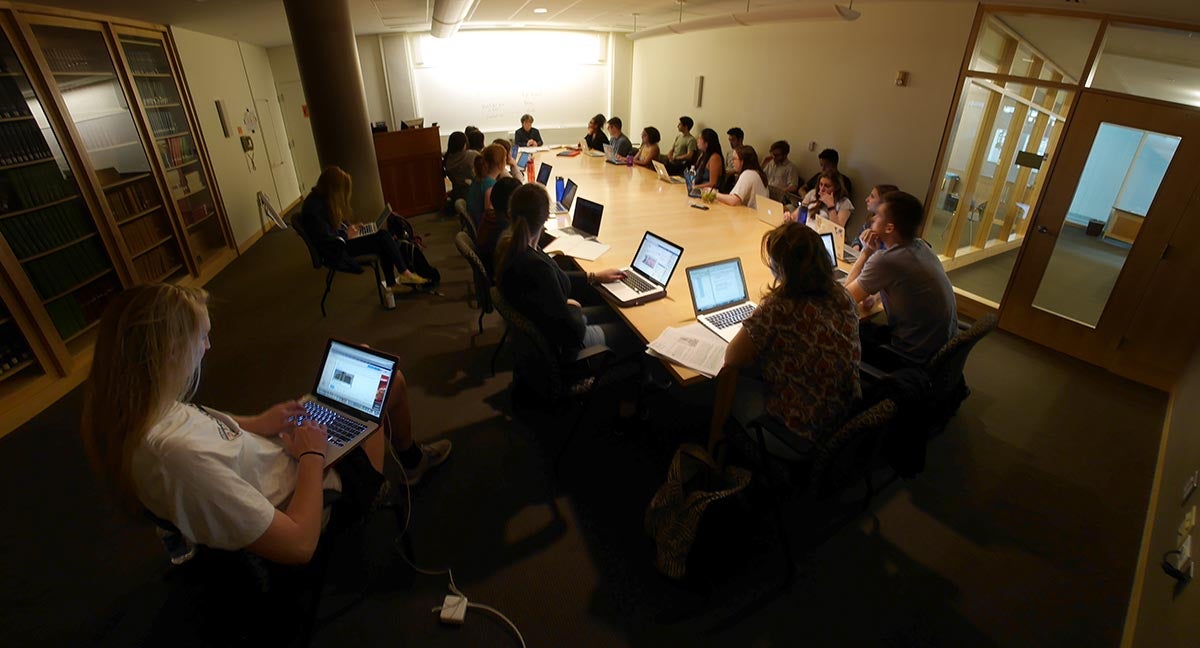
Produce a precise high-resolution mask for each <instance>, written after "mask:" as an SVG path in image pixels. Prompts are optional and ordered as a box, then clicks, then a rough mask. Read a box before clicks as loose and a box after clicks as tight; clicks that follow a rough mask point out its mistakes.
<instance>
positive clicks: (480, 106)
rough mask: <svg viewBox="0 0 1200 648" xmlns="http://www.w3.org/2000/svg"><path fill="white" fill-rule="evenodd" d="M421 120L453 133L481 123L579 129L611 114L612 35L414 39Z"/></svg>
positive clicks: (482, 34) (480, 34)
mask: <svg viewBox="0 0 1200 648" xmlns="http://www.w3.org/2000/svg"><path fill="white" fill-rule="evenodd" d="M410 50H411V51H410V55H409V62H410V64H411V65H412V77H411V78H412V80H413V91H414V93H413V94H414V95H415V99H416V106H417V115H414V116H419V117H424V118H425V123H426V124H432V123H433V122H438V124H439V125H440V126H441V129H442V132H444V133H450V132H452V131H456V130H462V129H463V128H465V127H466V126H467V125H474V126H477V127H479V128H480V129H481V130H483V131H502V132H512V131H515V130H516V129H517V128H519V127H520V126H521V115H524V114H527V113H528V114H530V115H533V118H534V124H533V125H534V126H535V127H536V128H539V129H542V130H545V129H548V128H577V127H581V126H585V125H586V124H587V122H588V120H589V119H591V118H592V116H593V115H595V114H596V113H604V114H608V112H609V102H610V98H611V96H612V93H611V92H610V83H611V76H612V75H611V63H610V60H611V59H610V57H609V56H608V35H607V34H596V33H589V32H556V31H491V30H488V31H466V32H463V31H460V32H458V33H457V34H455V35H454V36H453V37H452V38H449V39H441V38H433V37H432V36H428V35H422V36H415V37H412V40H410Z"/></svg>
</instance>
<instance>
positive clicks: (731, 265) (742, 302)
mask: <svg viewBox="0 0 1200 648" xmlns="http://www.w3.org/2000/svg"><path fill="white" fill-rule="evenodd" d="M687 279H688V290H690V291H691V293H692V307H693V308H695V309H696V319H697V320H698V321H699V322H700V323H701V324H703V325H704V327H705V328H707V329H708V330H710V331H712V332H713V333H716V334H717V335H719V336H721V339H723V340H725V341H726V342H732V341H733V338H734V336H735V335H737V334H738V331H740V330H742V321H744V320H745V319H746V318H747V317H750V314H751V313H753V312H754V309H755V308H757V307H758V305H757V304H755V303H754V302H752V301H750V296H749V295H748V294H747V293H746V275H745V274H744V273H743V272H742V260H741V259H737V258H734V259H725V260H724V261H716V262H714V263H706V264H704V265H698V266H692V267H690V268H688V269H687Z"/></svg>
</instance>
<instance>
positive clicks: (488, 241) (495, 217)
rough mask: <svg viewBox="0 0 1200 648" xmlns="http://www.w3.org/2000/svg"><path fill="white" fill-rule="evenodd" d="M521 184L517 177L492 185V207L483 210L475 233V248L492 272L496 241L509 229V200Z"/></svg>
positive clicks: (488, 269) (484, 264) (504, 179)
mask: <svg viewBox="0 0 1200 648" xmlns="http://www.w3.org/2000/svg"><path fill="white" fill-rule="evenodd" d="M520 186H521V182H520V181H519V180H517V179H516V178H500V179H499V180H497V181H496V184H495V185H494V186H493V187H492V195H491V197H490V198H491V202H492V208H491V209H489V210H487V211H485V212H483V218H481V219H479V228H478V229H477V230H476V233H475V249H476V250H477V251H478V252H479V260H480V261H483V267H485V268H487V271H488V272H489V273H490V272H492V265H493V260H494V257H495V254H496V243H498V242H499V241H500V237H501V235H503V234H504V232H505V231H506V230H507V229H508V224H509V220H508V201H509V199H510V198H511V197H512V193H513V192H514V191H516V190H517V187H520Z"/></svg>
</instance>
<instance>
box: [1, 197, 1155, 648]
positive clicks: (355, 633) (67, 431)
mask: <svg viewBox="0 0 1200 648" xmlns="http://www.w3.org/2000/svg"><path fill="white" fill-rule="evenodd" d="M414 222H415V226H416V229H417V231H418V233H422V234H425V235H426V237H427V241H428V242H429V244H430V249H429V256H430V260H431V261H432V262H433V263H434V264H435V265H436V266H437V267H439V268H440V269H441V270H442V273H443V277H444V284H443V286H442V292H443V293H444V294H443V295H418V296H413V297H411V298H407V299H403V300H401V304H400V307H399V308H398V309H397V310H395V311H391V312H387V311H382V310H380V309H379V308H378V305H377V303H376V298H375V291H374V288H373V286H372V285H371V281H370V280H369V279H367V278H364V277H348V276H339V277H338V279H337V281H336V283H335V285H334V293H333V295H332V296H331V297H330V302H329V305H330V308H331V312H330V315H329V317H327V318H325V319H322V318H321V317H320V312H319V309H318V305H317V302H318V299H319V296H320V292H321V281H322V275H321V273H318V272H317V271H314V270H312V269H311V267H309V265H308V260H307V257H306V256H305V254H304V252H303V249H302V248H301V246H300V242H299V241H298V240H297V239H296V238H295V236H294V235H293V234H292V233H290V232H274V233H271V234H268V235H267V236H266V237H264V239H263V240H262V241H261V242H259V243H258V244H256V245H255V246H254V247H253V248H252V249H250V250H249V251H248V252H247V253H246V254H245V255H243V256H242V258H240V259H239V260H237V261H236V262H235V263H234V264H233V265H231V266H230V267H229V268H228V269H227V270H226V271H225V272H223V273H222V274H221V275H220V276H218V277H217V278H216V279H215V280H214V281H213V282H212V283H211V284H210V285H209V289H210V291H211V292H212V294H213V306H212V321H213V332H212V345H213V348H212V350H211V351H210V353H209V355H208V357H207V360H206V364H205V370H204V378H203V382H202V385H201V389H200V393H199V396H198V398H197V400H198V401H200V402H202V403H205V404H210V405H214V406H217V407H221V408H224V409H228V410H232V411H238V412H249V411H256V410H257V409H260V408H262V407H264V406H266V405H268V404H270V403H272V402H275V401H277V400H280V399H283V398H287V397H292V396H295V395H298V394H300V393H303V392H305V391H307V390H308V389H309V388H310V383H311V379H312V375H313V372H314V371H315V366H314V365H315V363H316V362H317V360H318V357H319V354H320V353H321V348H322V344H323V342H324V340H325V339H326V338H327V337H329V336H331V335H336V336H341V337H346V338H350V339H356V340H362V341H364V342H367V343H369V344H372V345H374V346H378V347H382V348H386V349H389V350H392V351H394V352H396V353H398V354H399V355H400V356H401V357H402V358H403V360H404V371H405V374H406V376H407V379H408V382H409V384H410V386H411V400H412V404H413V407H414V410H415V428H416V434H417V436H418V437H419V438H421V439H433V438H449V439H451V440H452V441H453V442H454V444H455V451H454V455H453V457H452V458H451V459H450V461H449V462H448V463H447V464H446V465H445V466H444V467H443V468H442V469H441V470H440V471H439V472H438V473H436V474H435V475H434V476H433V478H432V479H431V480H430V481H429V482H428V483H427V484H423V485H422V486H421V487H420V488H419V489H417V490H416V491H415V501H414V518H413V528H412V534H413V539H414V544H415V549H416V556H417V558H418V561H419V562H420V563H421V564H422V565H424V566H427V567H438V566H444V565H449V566H452V567H453V568H454V574H455V578H456V580H457V582H458V585H459V587H460V588H462V589H463V590H464V591H465V592H466V593H467V595H468V596H469V597H470V599H471V600H472V601H475V602H480V603H486V604H490V605H493V606H495V607H497V608H499V609H501V610H503V611H504V612H505V613H507V614H508V616H509V617H510V618H512V619H513V620H514V621H515V622H516V623H517V624H518V625H519V626H520V628H521V631H522V632H523V633H524V636H525V638H526V640H527V641H528V644H529V645H530V646H676V645H736V646H793V645H810V646H1022V647H1027V646H1068V645H1070V646H1116V645H1117V643H1118V640H1119V634H1120V630H1121V624H1122V621H1123V616H1124V612H1125V607H1126V603H1127V598H1128V593H1129V589H1130V586H1131V583H1132V576H1133V569H1134V563H1135V560H1136V554H1137V549H1138V542H1139V539H1140V533H1141V528H1142V523H1143V517H1144V515H1145V510H1146V502H1147V497H1148V492H1149V486H1150V480H1151V476H1152V470H1153V466H1154V459H1155V454H1156V451H1157V444H1158V440H1159V438H1160V433H1161V426H1162V421H1163V413H1164V410H1165V405H1166V397H1165V395H1163V394H1161V393H1158V392H1155V391H1152V390H1149V389H1146V388H1143V387H1139V386H1137V385H1134V384H1132V383H1129V382H1127V381H1124V380H1122V379H1119V378H1116V377H1114V376H1112V375H1109V374H1106V373H1103V372H1100V371H1098V370H1095V369H1093V368H1091V367H1089V366H1086V365H1083V364H1081V363H1079V362H1076V361H1074V360H1072V359H1070V358H1066V357H1063V356H1060V355H1058V354H1055V353H1052V352H1049V351H1047V350H1045V349H1043V348H1040V347H1038V346H1035V345H1032V344H1029V343H1026V342H1024V341H1022V340H1019V339H1016V338H1013V337H1011V336H1008V335H1006V334H1004V333H997V334H994V335H992V336H990V337H989V338H988V339H986V340H984V341H983V342H982V343H981V344H980V345H979V346H978V347H977V348H976V350H975V352H974V354H973V356H972V358H971V363H970V365H969V366H968V369H967V375H968V381H969V382H970V385H971V387H972V388H973V390H974V394H973V395H972V396H971V398H970V399H968V401H967V402H966V403H965V404H964V406H963V408H962V410H961V411H960V413H959V415H958V417H957V418H956V419H955V420H954V421H953V422H952V423H951V425H950V428H949V429H948V430H947V431H946V433H945V434H944V435H942V436H941V437H939V438H938V439H936V440H935V441H934V442H933V443H932V444H931V446H930V451H929V458H928V468H927V470H926V471H925V472H924V473H923V474H922V475H920V476H919V477H918V478H917V479H915V480H913V481H910V482H900V483H897V484H894V485H892V486H891V487H890V488H888V489H887V490H886V491H885V492H884V493H882V494H881V495H880V496H879V497H877V499H876V500H875V502H874V504H873V505H872V507H871V510H870V511H869V513H868V514H866V515H863V516H860V517H858V518H856V519H855V520H853V521H852V522H850V523H849V524H846V525H844V526H842V527H841V528H840V529H839V530H837V531H836V533H835V534H833V536H832V537H831V538H829V539H828V540H827V541H826V542H824V543H823V544H821V545H820V546H819V547H818V548H817V549H816V550H815V551H813V552H811V553H810V554H809V555H807V556H806V559H805V568H804V570H803V572H802V574H801V575H800V577H799V578H798V580H797V582H796V584H795V586H794V588H793V590H792V592H791V593H790V594H788V595H786V596H784V597H782V598H779V599H777V600H775V601H774V602H772V603H770V604H769V605H767V606H766V607H764V608H762V609H760V610H758V611H756V612H754V613H753V614H751V615H749V616H748V617H746V618H745V619H743V620H741V621H740V622H738V623H735V624H733V625H731V626H729V627H725V628H722V629H715V630H714V628H713V626H714V624H716V623H717V622H719V621H720V620H721V619H722V618H723V617H724V616H725V615H728V614H729V613H730V612H732V611H734V610H736V609H738V608H739V607H740V606H741V605H743V604H745V603H747V602H749V601H751V600H753V599H754V595H755V594H757V593H758V592H759V591H761V590H762V589H763V587H764V586H765V584H767V583H769V582H770V581H771V580H772V579H773V578H774V577H775V576H776V575H777V573H778V572H777V565H778V560H779V558H778V553H777V551H776V549H775V547H774V544H773V543H774V538H773V535H772V534H771V532H770V525H769V524H767V523H766V522H764V521H763V516H762V514H761V511H760V510H759V509H757V508H755V507H751V508H749V509H748V510H739V509H736V508H735V507H731V510H728V511H725V512H724V513H723V514H722V515H720V516H716V517H714V522H713V527H717V526H719V528H714V529H713V530H711V532H710V533H708V534H707V535H708V536H711V537H713V538H720V539H721V540H720V541H719V542H718V541H713V542H712V543H704V542H702V543H701V544H700V546H699V547H698V548H697V551H700V552H702V554H701V555H702V556H705V557H707V558H708V560H707V561H706V562H708V563H715V564H716V566H714V567H712V568H710V569H709V570H707V571H705V572H704V574H705V578H706V581H707V582H709V583H711V585H712V593H711V596H710V597H709V598H708V599H704V598H701V597H699V596H698V595H697V594H696V592H695V590H694V589H689V588H684V587H680V586H678V585H676V584H673V583H670V582H667V581H666V580H664V579H662V578H660V577H659V576H658V575H657V573H656V572H655V571H654V568H653V546H652V544H651V543H650V541H649V539H648V537H647V536H646V534H645V532H644V531H643V530H642V516H643V512H644V510H645V506H646V503H647V502H648V501H649V499H650V497H651V495H652V494H653V492H654V490H655V488H656V487H657V486H658V484H659V483H660V482H661V481H662V478H663V476H664V474H665V472H666V466H667V464H668V462H669V459H670V456H671V453H672V451H673V449H674V447H675V446H676V445H677V444H678V443H679V442H680V441H681V440H685V439H688V438H696V439H698V438H702V437H703V434H704V430H705V427H706V423H707V418H708V414H709V407H710V406H711V405H710V402H711V386H701V387H699V388H693V389H689V390H686V391H683V390H679V389H672V390H671V392H669V393H667V394H660V395H658V396H656V397H655V398H654V399H653V401H652V403H651V404H652V416H651V417H650V420H648V421H645V422H639V423H637V424H633V425H625V426H621V425H616V424H614V423H612V422H611V417H610V415H611V410H612V403H611V402H607V401H605V402H601V403H600V404H599V405H598V406H597V408H596V410H595V412H594V415H593V416H591V417H589V426H588V427H587V429H586V431H585V432H584V433H583V434H581V436H580V438H579V439H578V440H577V442H576V444H575V445H573V446H572V448H571V450H570V452H568V453H567V455H566V457H565V459H564V461H563V467H562V471H561V473H560V475H558V476H552V475H551V473H552V471H551V470H550V469H549V468H548V467H547V464H548V463H549V460H548V457H549V456H551V455H552V454H553V451H554V450H555V449H556V448H557V447H558V445H557V443H558V442H557V440H556V439H557V437H558V436H560V435H561V432H562V430H563V429H564V424H563V423H562V422H561V421H558V422H555V421H552V420H550V419H548V418H546V417H533V418H531V419H526V418H522V419H521V421H525V422H520V421H518V420H516V419H514V414H513V410H512V408H511V406H510V404H509V398H508V386H509V383H510V379H511V373H510V372H509V369H508V364H507V363H508V360H507V358H506V357H505V356H504V355H503V354H502V355H501V360H500V366H499V369H500V371H499V372H498V374H497V375H496V376H495V377H494V378H493V377H489V371H488V363H489V360H490V358H491V355H492V352H493V350H494V349H495V345H496V343H497V341H498V340H499V338H500V334H501V331H502V327H501V324H500V322H499V320H498V318H497V316H495V315H489V316H488V318H487V320H486V329H485V331H484V333H483V334H482V335H480V336H473V333H475V332H476V331H475V329H474V326H475V319H476V312H475V311H473V310H471V309H470V308H469V307H468V305H467V303H466V295H467V280H468V279H469V273H468V271H467V269H466V265H465V263H464V262H463V261H462V260H461V258H459V257H458V256H457V254H456V252H455V251H454V248H453V245H452V236H453V232H454V230H455V227H454V225H453V224H452V223H451V222H449V221H440V220H436V219H434V218H432V217H422V218H419V219H415V221H414ZM79 407H80V395H79V391H78V390H77V391H76V392H74V393H72V394H71V395H70V396H68V397H67V398H65V399H64V400H63V401H61V402H60V403H58V404H56V405H55V406H54V407H52V408H51V409H50V410H48V411H47V412H45V413H44V414H42V415H41V416H39V417H38V418H37V419H35V420H34V421H32V422H30V423H29V424H28V425H26V426H25V427H23V428H22V429H20V430H17V431H16V432H14V433H12V434H10V435H9V436H7V437H5V438H3V439H0V502H2V503H3V511H4V512H5V515H4V518H5V524H4V526H3V531H0V557H2V560H0V592H2V593H0V602H3V603H4V605H3V611H2V612H0V627H3V628H4V633H5V634H4V642H5V643H6V644H8V645H14V646H17V645H19V646H28V645H53V646H58V645H69V644H95V645H113V646H126V645H135V644H139V643H141V644H154V643H155V642H156V641H157V640H158V638H159V637H160V635H156V634H153V633H154V632H161V631H162V630H163V628H156V629H154V630H152V628H154V620H155V618H156V617H157V616H158V615H159V614H160V609H161V607H162V605H163V601H164V599H165V594H166V591H165V590H166V586H165V585H164V583H163V580H162V578H161V575H162V574H163V573H164V572H165V570H166V564H165V563H166V561H165V558H164V556H163V553H162V551H161V549H160V548H159V546H158V545H157V541H156V540H155V538H154V536H153V533H152V532H151V530H150V529H149V528H147V527H145V526H142V525H139V524H137V523H133V522H129V521H127V520H124V519H122V518H119V517H117V516H115V515H113V514H112V513H111V512H110V511H109V510H108V509H107V508H105V505H104V501H103V498H102V496H101V495H100V493H99V491H98V488H97V485H96V483H95V480H94V479H93V477H92V476H91V475H90V474H89V472H88V470H87V467H86V465H85V462H84V460H83V457H82V453H81V449H80V444H79V442H78V438H77V430H76V420H77V418H78V413H79ZM530 421H535V422H533V423H531V422H530ZM793 526H795V527H797V528H801V529H802V528H804V527H805V519H802V518H797V519H794V520H793ZM395 530H396V529H395V524H394V521H392V520H390V519H377V520H376V521H375V522H374V523H373V524H372V526H371V527H370V530H369V534H368V537H369V539H370V541H371V542H370V543H369V545H370V547H371V548H370V549H369V550H368V552H367V555H368V560H367V562H368V564H370V565H372V566H373V567H372V569H373V571H374V573H375V574H376V575H377V576H380V575H382V578H383V583H382V584H383V586H382V587H380V588H379V589H380V591H378V592H375V593H374V594H372V595H371V596H370V597H369V598H368V599H367V600H366V601H365V602H364V603H363V604H361V605H359V606H358V607H356V608H355V609H353V610H352V611H351V612H349V613H348V614H346V615H344V616H343V617H341V618H340V619H339V620H338V621H336V622H334V623H333V624H331V625H328V626H326V627H323V628H321V629H320V631H319V633H318V634H317V637H316V642H315V643H316V644H317V645H322V646H343V645H360V646H393V645H414V646H507V645H515V643H514V640H513V639H512V638H511V636H510V635H508V634H507V633H506V630H505V629H504V628H503V627H502V626H501V625H500V624H499V623H498V622H495V621H493V620H491V619H489V618H488V617H486V616H485V615H482V614H478V613H476V612H471V613H470V614H469V615H468V618H467V624H466V625H465V626H464V627H461V628H446V627H443V626H440V625H439V624H438V623H437V620H436V615H434V614H432V613H431V612H430V608H431V607H433V606H434V605H438V604H440V603H441V600H442V597H443V596H444V595H445V594H446V593H447V589H446V582H445V579H444V578H443V577H436V576H416V577H415V579H414V578H413V577H412V576H411V574H405V573H403V572H404V571H405V570H403V569H400V568H396V569H394V570H391V571H389V570H388V569H386V568H385V567H384V566H383V562H384V561H385V559H386V557H387V551H386V547H387V545H388V543H389V542H390V539H391V537H392V536H393V535H394V533H395ZM392 571H395V572H397V576H396V577H395V578H394V579H392V578H390V577H389V576H388V574H390V573H392ZM344 576H345V578H346V579H347V580H349V581H351V582H350V583H348V584H346V585H345V589H346V590H349V589H351V588H352V586H353V585H352V582H353V580H354V579H352V578H350V576H349V575H348V572H347V574H344ZM341 594H342V590H341V589H340V586H339V585H338V584H337V583H336V582H335V584H334V586H333V588H332V591H331V593H330V597H331V599H332V600H333V602H334V603H336V601H337V600H338V597H339V596H340V595H341ZM680 619H682V620H680ZM166 630H168V631H170V630H172V629H170V628H168V629H166ZM179 631H184V632H185V631H186V630H179Z"/></svg>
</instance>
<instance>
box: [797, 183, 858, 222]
mask: <svg viewBox="0 0 1200 648" xmlns="http://www.w3.org/2000/svg"><path fill="white" fill-rule="evenodd" d="M801 202H802V203H804V204H805V205H808V213H809V214H820V215H822V216H824V217H825V218H828V219H829V220H831V221H833V222H835V223H836V222H837V219H836V218H834V216H836V215H837V214H838V213H840V212H842V211H848V212H853V211H854V203H852V202H850V199H849V198H842V199H841V200H839V201H837V204H835V205H834V206H833V209H832V210H830V209H829V208H828V207H826V206H825V203H823V202H821V201H819V200H817V190H816V189H809V191H808V193H806V194H804V200H802V201H801ZM831 212H832V213H831Z"/></svg>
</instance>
